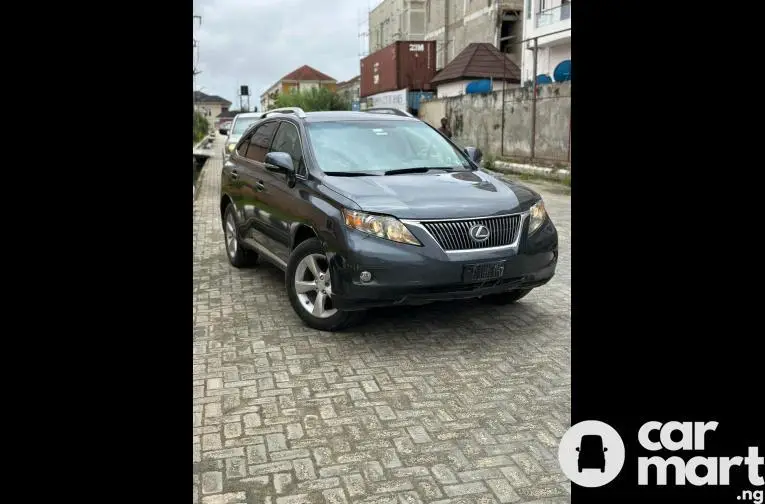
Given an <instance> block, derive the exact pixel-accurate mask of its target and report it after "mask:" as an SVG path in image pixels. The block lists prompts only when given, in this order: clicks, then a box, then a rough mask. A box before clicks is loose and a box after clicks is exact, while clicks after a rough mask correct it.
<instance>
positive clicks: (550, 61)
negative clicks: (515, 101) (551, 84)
mask: <svg viewBox="0 0 765 504" xmlns="http://www.w3.org/2000/svg"><path fill="white" fill-rule="evenodd" d="M526 52H528V55H527V56H526V57H525V58H524V61H523V64H522V70H521V75H522V77H521V82H526V81H528V80H533V79H534V75H533V74H534V60H533V59H532V58H533V51H526ZM570 59H571V40H570V39H569V40H567V41H565V42H564V43H562V44H560V45H554V46H548V47H540V48H538V49H537V75H541V74H547V75H549V76H550V77H551V78H552V76H553V71H555V67H556V66H558V64H559V63H560V62H561V61H564V60H570Z"/></svg>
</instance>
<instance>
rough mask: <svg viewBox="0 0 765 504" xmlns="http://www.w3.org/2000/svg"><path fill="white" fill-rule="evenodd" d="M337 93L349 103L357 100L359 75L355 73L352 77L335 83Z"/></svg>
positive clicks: (359, 89) (359, 84) (359, 90)
mask: <svg viewBox="0 0 765 504" xmlns="http://www.w3.org/2000/svg"><path fill="white" fill-rule="evenodd" d="M337 94H339V95H340V96H342V97H343V98H344V99H346V100H347V101H348V103H350V104H351V105H353V104H354V103H358V102H359V96H360V95H361V75H357V76H356V77H354V78H353V79H348V80H347V81H343V82H338V83H337Z"/></svg>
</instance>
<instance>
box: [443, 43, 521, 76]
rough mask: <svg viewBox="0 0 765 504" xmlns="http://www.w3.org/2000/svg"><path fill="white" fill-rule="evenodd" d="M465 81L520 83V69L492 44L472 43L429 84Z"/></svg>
mask: <svg viewBox="0 0 765 504" xmlns="http://www.w3.org/2000/svg"><path fill="white" fill-rule="evenodd" d="M465 79H498V80H504V81H508V82H512V83H516V84H517V83H520V82H521V69H520V68H519V67H518V65H516V64H515V63H513V62H512V61H511V60H510V59H509V58H508V57H507V56H506V55H505V54H504V53H502V52H501V51H500V50H499V49H497V48H496V47H495V46H493V45H492V44H488V43H485V42H473V43H472V44H469V45H468V46H467V47H466V48H465V49H463V50H462V52H461V53H459V54H458V55H457V57H456V58H454V59H453V60H452V61H450V62H449V63H448V64H447V65H446V66H445V67H444V68H443V70H441V71H440V72H438V74H437V75H436V76H435V77H434V78H433V80H432V81H431V84H433V85H438V84H445V83H447V82H452V81H457V80H465Z"/></svg>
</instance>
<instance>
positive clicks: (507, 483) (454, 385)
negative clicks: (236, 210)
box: [193, 137, 571, 504]
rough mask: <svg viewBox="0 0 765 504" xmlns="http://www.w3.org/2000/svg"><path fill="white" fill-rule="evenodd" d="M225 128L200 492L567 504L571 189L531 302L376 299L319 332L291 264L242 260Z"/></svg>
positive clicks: (199, 388)
mask: <svg viewBox="0 0 765 504" xmlns="http://www.w3.org/2000/svg"><path fill="white" fill-rule="evenodd" d="M221 149H222V140H221V138H220V137H218V139H217V140H216V143H215V145H214V146H213V153H214V154H213V157H212V158H211V159H210V160H208V161H207V163H206V165H205V167H204V168H203V171H202V173H201V180H200V185H199V191H198V194H196V198H195V201H194V232H193V235H194V272H193V277H194V315H193V316H194V341H193V347H194V350H193V361H194V362H193V366H194V371H193V382H194V383H193V408H194V432H193V447H194V502H195V503H196V502H200V503H206V504H212V503H226V504H236V503H245V502H246V503H270V504H299V503H302V502H305V503H313V504H318V503H322V502H327V503H350V502H375V503H377V502H379V503H386V504H387V503H390V504H394V503H396V502H401V503H402V504H416V503H420V502H423V503H424V502H438V503H446V502H455V503H456V502H460V503H470V502H481V503H502V504H504V503H509V502H547V503H552V502H569V501H570V493H569V492H570V486H569V483H568V480H567V478H566V477H565V476H564V475H563V474H562V473H561V471H560V468H559V465H558V459H557V445H558V441H559V440H560V437H561V436H562V435H563V433H564V432H565V430H566V429H567V428H568V426H569V422H570V418H569V416H570V400H571V396H570V384H571V379H570V359H571V353H570V347H571V337H570V336H571V316H570V311H571V299H570V292H571V276H570V264H571V262H570V243H571V241H570V237H571V235H570V229H571V206H570V196H567V195H562V194H557V193H555V192H550V191H546V190H545V189H544V188H542V186H535V185H532V184H528V185H530V186H531V187H532V188H534V189H535V190H537V191H539V192H540V193H541V194H542V196H543V197H544V198H545V206H546V208H547V211H548V213H549V214H550V216H551V218H552V220H553V222H554V223H555V224H556V226H557V228H558V232H559V239H560V258H559V263H558V270H557V273H556V276H555V277H554V278H553V280H552V281H551V282H550V283H549V284H547V285H545V286H543V287H540V288H538V289H535V290H534V291H533V292H532V293H531V294H529V295H528V296H527V297H526V298H524V299H523V300H521V301H520V302H519V303H518V304H516V305H511V306H504V307H497V306H492V305H488V304H484V303H482V302H480V301H477V300H475V301H467V302H465V301H460V302H448V303H438V304H432V305H428V306H423V307H406V308H405V307H401V308H391V309H382V310H377V311H373V312H370V313H369V314H368V316H367V318H366V319H365V321H364V322H363V323H362V324H361V325H359V326H357V327H354V328H353V329H351V330H350V331H349V332H343V333H336V334H330V333H321V332H319V331H315V330H312V329H308V328H307V327H305V326H304V325H303V323H302V322H301V320H300V319H299V318H298V316H297V315H296V314H295V313H294V312H293V310H292V308H291V306H290V304H289V302H288V299H287V294H286V291H285V288H284V275H283V273H282V272H281V271H280V270H278V269H277V268H276V267H274V266H271V265H270V264H268V263H265V262H261V263H260V264H259V265H258V266H257V267H255V268H250V269H243V270H237V269H235V268H233V267H232V266H230V265H229V263H228V261H227V258H226V252H225V245H224V240H223V230H222V227H221V220H220V208H219V187H220V170H221V159H220V152H221Z"/></svg>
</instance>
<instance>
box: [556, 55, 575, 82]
mask: <svg viewBox="0 0 765 504" xmlns="http://www.w3.org/2000/svg"><path fill="white" fill-rule="evenodd" d="M553 77H554V78H555V82H566V81H570V80H571V60H570V59H568V60H563V61H561V62H560V63H558V66H556V67H555V71H553Z"/></svg>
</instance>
